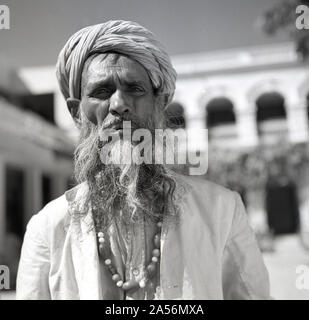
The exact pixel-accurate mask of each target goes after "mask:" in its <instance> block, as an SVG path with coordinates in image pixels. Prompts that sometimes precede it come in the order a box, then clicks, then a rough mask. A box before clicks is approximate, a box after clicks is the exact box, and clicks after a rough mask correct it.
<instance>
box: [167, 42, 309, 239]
mask: <svg viewBox="0 0 309 320" xmlns="http://www.w3.org/2000/svg"><path fill="white" fill-rule="evenodd" d="M173 62H174V65H175V67H176V70H177V72H178V82H177V90H176V93H175V98H174V103H172V104H171V105H170V106H169V114H173V112H174V114H178V117H180V118H181V117H183V120H181V121H180V122H181V123H182V125H184V124H185V127H186V128H188V129H191V128H208V140H206V139H205V137H196V139H205V140H204V141H200V143H199V145H203V143H204V150H205V152H206V153H207V154H208V157H209V174H208V175H209V177H210V178H212V179H214V180H215V181H218V182H221V183H222V184H225V185H227V186H229V187H230V188H232V189H236V190H237V191H239V192H240V193H241V194H242V196H243V199H244V202H245V203H246V205H247V209H248V212H249V216H250V221H251V223H252V226H253V227H254V228H255V229H256V231H257V232H269V231H270V232H272V233H273V234H275V235H277V234H285V233H297V232H301V236H302V240H303V241H304V244H305V245H309V223H308V221H309V170H308V162H307V158H308V157H307V154H308V150H307V141H308V135H309V131H308V127H309V126H308V122H309V118H308V114H309V108H308V101H309V99H308V97H309V71H308V70H309V69H308V63H305V62H302V61H300V60H299V59H298V56H297V54H296V52H295V49H294V45H293V44H292V43H283V44H277V45H267V46H258V47H249V48H243V49H233V50H224V51H218V52H212V53H205V54H192V55H183V56H178V57H174V59H173ZM173 110H174V111H173ZM208 143H209V145H208ZM218 155H219V158H218ZM220 156H221V158H220ZM261 157H264V159H261ZM263 160H264V163H263ZM250 161H251V162H253V165H254V164H256V165H257V166H258V165H260V169H259V171H258V172H257V176H254V173H255V172H253V171H252V170H251V171H250V170H249V171H250V172H248V168H247V165H248V164H249V162H250ZM293 161H294V162H293ZM254 162H255V163H254ZM261 162H262V163H261ZM227 165H228V166H229V168H228V170H227V171H224V166H227ZM253 167H254V166H253ZM217 168H218V169H219V173H218V174H217V175H216V172H215V170H216V169H217ZM253 169H254V168H253ZM290 171H291V172H290Z"/></svg>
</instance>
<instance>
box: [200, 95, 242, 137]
mask: <svg viewBox="0 0 309 320" xmlns="http://www.w3.org/2000/svg"><path fill="white" fill-rule="evenodd" d="M235 122H236V118H235V113H234V107H233V103H232V102H231V101H230V100H229V99H227V98H225V97H219V98H214V99H212V100H211V101H210V102H209V103H208V104H207V106H206V126H207V129H208V135H209V138H210V139H212V140H213V139H222V138H223V139H224V140H226V139H229V138H235V137H236V127H235Z"/></svg>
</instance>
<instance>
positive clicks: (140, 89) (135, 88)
mask: <svg viewBox="0 0 309 320" xmlns="http://www.w3.org/2000/svg"><path fill="white" fill-rule="evenodd" d="M129 89H130V91H132V92H136V93H143V92H145V90H144V88H141V87H139V86H132V87H130V88H129Z"/></svg>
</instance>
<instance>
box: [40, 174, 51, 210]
mask: <svg viewBox="0 0 309 320" xmlns="http://www.w3.org/2000/svg"><path fill="white" fill-rule="evenodd" d="M51 200H52V179H51V178H50V177H49V176H47V175H43V176H42V207H44V206H45V205H46V204H47V203H48V202H50V201H51Z"/></svg>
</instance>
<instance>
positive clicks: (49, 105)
mask: <svg viewBox="0 0 309 320" xmlns="http://www.w3.org/2000/svg"><path fill="white" fill-rule="evenodd" d="M21 105H22V106H23V108H24V109H26V110H30V111H32V112H34V113H36V114H37V115H39V116H40V117H42V118H44V119H45V120H46V121H48V122H50V123H53V124H54V123H55V119H54V94H52V93H48V94H37V95H25V96H22V97H21Z"/></svg>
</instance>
